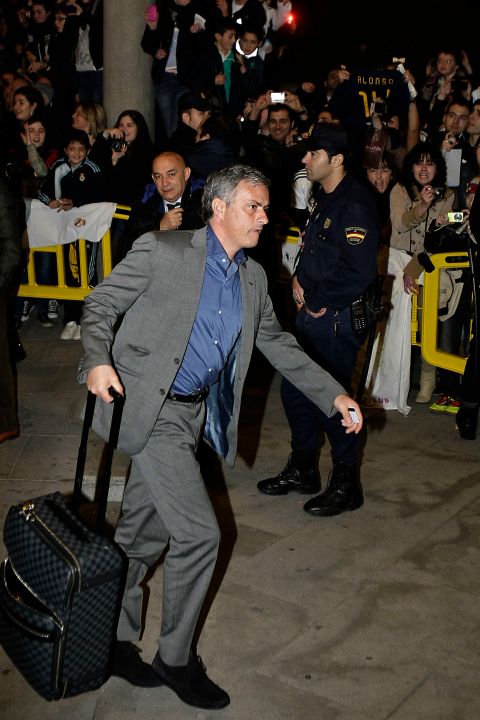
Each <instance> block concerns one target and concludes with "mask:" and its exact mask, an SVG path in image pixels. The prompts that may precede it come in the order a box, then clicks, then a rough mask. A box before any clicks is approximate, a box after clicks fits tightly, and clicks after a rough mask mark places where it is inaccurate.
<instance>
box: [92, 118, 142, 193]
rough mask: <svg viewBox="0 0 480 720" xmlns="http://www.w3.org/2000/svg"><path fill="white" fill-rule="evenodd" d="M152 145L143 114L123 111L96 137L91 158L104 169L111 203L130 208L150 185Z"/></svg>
mask: <svg viewBox="0 0 480 720" xmlns="http://www.w3.org/2000/svg"><path fill="white" fill-rule="evenodd" d="M153 154H154V153H153V143H152V141H151V139H150V133H149V130H148V126H147V123H146V121H145V118H144V117H143V115H142V114H141V113H140V112H138V110H124V111H123V112H122V113H120V115H119V116H118V119H117V122H116V123H115V126H114V127H111V128H107V129H106V130H104V131H103V133H102V134H101V135H100V136H99V137H98V138H97V140H96V142H95V145H94V146H93V148H92V151H91V153H90V157H91V158H92V159H93V160H94V162H96V163H97V164H98V165H100V167H101V168H102V170H104V172H105V174H106V177H107V183H108V188H109V194H110V197H109V198H108V199H109V200H112V202H116V203H120V204H123V205H133V203H135V202H136V201H137V200H139V199H140V198H141V197H142V195H143V191H144V188H145V186H146V185H148V183H149V182H150V168H151V162H152V158H153Z"/></svg>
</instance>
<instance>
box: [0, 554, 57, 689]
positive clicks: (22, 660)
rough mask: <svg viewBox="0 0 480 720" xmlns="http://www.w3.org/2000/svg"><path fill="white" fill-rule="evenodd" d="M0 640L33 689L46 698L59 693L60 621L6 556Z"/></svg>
mask: <svg viewBox="0 0 480 720" xmlns="http://www.w3.org/2000/svg"><path fill="white" fill-rule="evenodd" d="M0 642H1V644H2V646H3V648H4V650H5V652H6V653H7V655H8V656H9V657H10V659H11V660H12V662H13V663H14V664H15V666H16V667H17V668H18V669H19V670H20V672H21V673H22V674H23V676H24V678H25V679H26V680H27V682H28V683H29V684H30V685H31V686H32V687H33V688H34V690H36V691H37V692H38V693H39V694H40V695H42V696H43V697H44V698H46V699H47V700H52V699H57V698H59V697H61V695H62V692H63V691H62V688H60V687H59V678H60V668H59V665H60V662H61V655H62V653H61V647H62V642H63V629H62V625H61V623H60V622H59V620H58V619H57V618H56V617H55V615H54V614H53V613H52V612H51V611H50V610H49V609H48V608H47V607H46V606H45V605H44V604H43V603H41V602H40V601H39V600H38V599H37V598H36V597H35V596H34V595H33V594H32V593H31V592H30V591H29V590H28V588H27V587H25V585H23V584H22V582H21V580H20V579H19V578H18V577H17V576H16V575H15V573H14V571H13V569H12V566H11V564H10V562H9V560H8V559H7V560H4V561H3V562H2V564H1V565H0Z"/></svg>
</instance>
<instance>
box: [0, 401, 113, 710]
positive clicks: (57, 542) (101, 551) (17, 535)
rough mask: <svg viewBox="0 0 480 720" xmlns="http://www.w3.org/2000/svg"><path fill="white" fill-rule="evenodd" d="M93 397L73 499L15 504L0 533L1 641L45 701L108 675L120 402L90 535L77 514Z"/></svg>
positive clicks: (85, 688)
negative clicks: (111, 506) (3, 554)
mask: <svg viewBox="0 0 480 720" xmlns="http://www.w3.org/2000/svg"><path fill="white" fill-rule="evenodd" d="M95 399H96V398H95V395H92V394H91V393H89V394H88V398H87V406H86V410H85V420H84V424H83V431H82V437H81V441H80V446H79V451H78V459H77V468H76V473H75V486H74V493H73V500H72V502H69V500H68V499H67V498H66V497H64V496H63V495H62V494H61V493H59V492H54V493H51V494H49V495H44V496H42V497H38V498H34V499H31V500H28V501H26V502H23V503H21V504H19V505H15V506H12V507H11V508H10V509H9V511H8V515H7V518H6V520H5V525H4V531H3V537H4V542H5V547H6V549H7V558H6V559H5V560H4V561H3V562H2V564H1V565H0V644H1V645H2V646H3V648H4V650H5V652H6V653H7V655H8V656H9V657H10V659H11V660H12V661H13V663H14V664H15V665H16V667H17V668H18V669H19V670H20V672H21V673H22V674H23V675H24V677H25V679H26V680H27V681H28V682H29V684H30V685H31V686H32V687H33V688H34V689H35V690H36V691H37V692H38V693H39V694H40V695H41V696H42V697H44V698H46V699H47V700H58V699H60V698H63V697H70V696H72V695H77V694H79V693H82V692H85V691H88V690H93V689H95V688H97V687H99V686H100V685H101V684H102V683H103V682H105V680H107V678H108V677H109V675H110V670H111V661H112V653H113V647H114V643H115V638H116V627H117V622H118V614H119V610H120V601H121V597H122V593H123V587H124V582H125V572H126V562H125V558H124V556H123V554H122V552H121V551H120V549H119V548H118V547H117V546H116V545H115V543H113V542H111V541H110V540H108V539H106V538H105V537H103V535H102V530H103V526H104V521H105V514H106V507H107V499H108V486H109V481H110V472H111V464H112V458H113V451H114V449H115V446H116V442H117V438H118V430H119V426H120V420H121V411H122V405H123V398H122V397H121V396H120V395H118V394H117V397H116V398H115V408H114V412H113V419H112V425H111V429H110V437H109V442H108V444H107V452H106V458H105V462H104V465H103V469H102V471H101V473H100V476H99V487H100V492H99V508H98V512H97V519H96V527H95V531H93V530H91V529H89V528H88V527H87V526H86V525H85V524H84V523H83V522H82V521H81V520H80V519H79V517H78V510H79V505H80V498H81V487H82V479H83V472H84V468H85V457H86V448H87V441H88V434H89V430H90V426H91V422H92V418H93V411H94V407H95Z"/></svg>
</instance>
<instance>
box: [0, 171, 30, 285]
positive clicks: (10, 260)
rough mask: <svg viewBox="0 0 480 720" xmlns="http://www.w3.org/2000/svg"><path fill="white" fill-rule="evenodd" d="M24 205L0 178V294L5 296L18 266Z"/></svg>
mask: <svg viewBox="0 0 480 720" xmlns="http://www.w3.org/2000/svg"><path fill="white" fill-rule="evenodd" d="M24 229H25V203H24V202H23V199H22V198H21V197H18V196H16V195H14V193H13V192H12V190H11V188H10V186H9V184H8V182H7V181H6V180H5V179H4V178H1V177H0V293H2V294H7V292H8V291H9V289H10V287H11V285H12V283H13V279H14V276H15V272H16V270H17V268H18V267H19V265H20V260H21V252H22V234H23V231H24Z"/></svg>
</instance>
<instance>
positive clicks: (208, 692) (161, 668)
mask: <svg viewBox="0 0 480 720" xmlns="http://www.w3.org/2000/svg"><path fill="white" fill-rule="evenodd" d="M152 667H153V671H154V673H155V674H156V675H157V677H158V678H159V679H160V680H161V681H162V683H163V684H164V685H167V686H168V687H169V688H170V689H171V690H173V692H175V693H176V694H177V695H178V697H179V698H180V700H183V702H184V703H186V704H187V705H192V706H193V707H198V708H204V709H210V710H220V708H224V707H226V706H227V705H228V704H229V702H230V698H229V697H228V695H227V693H226V692H225V691H224V690H222V689H221V688H219V687H218V685H215V683H214V682H212V681H211V680H210V678H209V677H208V676H207V672H206V669H205V665H204V664H203V663H202V661H201V659H200V657H199V656H198V655H196V654H195V653H193V652H191V653H190V657H189V659H188V664H187V665H180V666H179V667H175V666H172V665H167V664H166V663H164V662H163V660H162V658H161V657H160V655H159V653H158V652H157V654H156V655H155V657H154V658H153V665H152Z"/></svg>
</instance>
